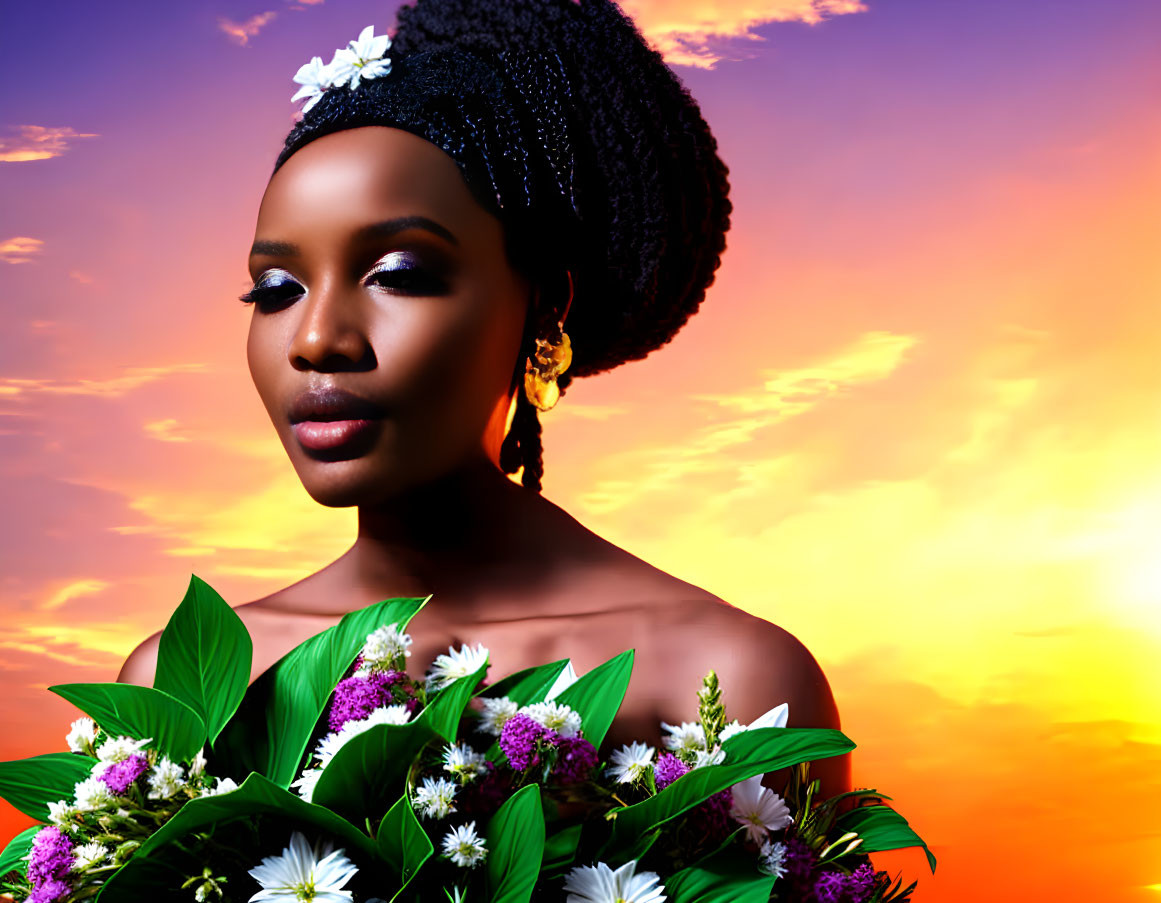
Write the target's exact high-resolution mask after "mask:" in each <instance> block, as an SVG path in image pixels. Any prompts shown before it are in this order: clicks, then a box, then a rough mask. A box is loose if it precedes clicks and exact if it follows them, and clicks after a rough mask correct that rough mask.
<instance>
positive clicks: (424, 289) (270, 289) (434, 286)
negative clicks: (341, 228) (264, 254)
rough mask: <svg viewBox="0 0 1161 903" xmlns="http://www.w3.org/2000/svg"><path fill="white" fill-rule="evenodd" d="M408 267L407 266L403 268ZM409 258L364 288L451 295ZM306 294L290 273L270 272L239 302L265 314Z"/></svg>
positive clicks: (379, 269) (388, 264)
mask: <svg viewBox="0 0 1161 903" xmlns="http://www.w3.org/2000/svg"><path fill="white" fill-rule="evenodd" d="M400 264H404V265H400ZM415 264H416V261H415V259H414V258H413V257H411V256H409V255H388V257H386V258H384V259H383V260H381V261H380V262H379V263H378V264H376V266H375V268H374V269H372V270H371V272H370V273H368V274H367V276H366V277H365V278H364V279H363V284H364V285H365V286H368V287H374V288H376V289H378V290H380V291H387V292H389V293H391V294H403V295H419V296H431V295H442V294H444V293H446V292H447V291H448V284H447V281H446V280H445V279H444V278H443V276H442V275H441V274H440V273H439V272H438V271H435V270H431V269H428V268H426V267H423V266H417V265H415ZM305 294H306V288H305V287H303V285H302V284H301V283H300V282H299V281H298V280H297V279H295V278H294V277H293V276H292V275H291V274H290V273H288V272H287V271H286V270H281V269H272V270H267V271H266V272H264V273H263V274H262V275H261V276H259V277H258V281H257V282H256V283H255V284H254V287H253V288H251V289H250V291H248V292H246V293H245V294H243V295H241V296H240V297H239V299H238V300H240V301H241V302H242V303H243V304H254V305H256V306H257V307H258V308H259V309H262V310H275V309H279V308H281V307H285V306H287V305H289V304H290V303H291V302H292V301H294V300H296V299H297V298H300V297H301V296H303V295H305Z"/></svg>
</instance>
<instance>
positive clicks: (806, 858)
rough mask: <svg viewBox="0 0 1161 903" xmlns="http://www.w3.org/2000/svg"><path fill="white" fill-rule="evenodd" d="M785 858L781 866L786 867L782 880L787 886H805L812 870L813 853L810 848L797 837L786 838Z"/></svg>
mask: <svg viewBox="0 0 1161 903" xmlns="http://www.w3.org/2000/svg"><path fill="white" fill-rule="evenodd" d="M783 843H785V844H786V856H785V857H784V858H783V859H782V864H783V865H784V866H785V867H786V874H785V875H784V876H783V879H784V880H785V881H786V883H787V884H796V885H807V886H809V882H810V871H811V869H813V868H814V853H813V852H812V851H811V849H810V847H809V846H807V845H806V844H805V843H803V842H802V841H801V840H799V839H798V838H797V837H787V838H786V839H785V840H784V841H783Z"/></svg>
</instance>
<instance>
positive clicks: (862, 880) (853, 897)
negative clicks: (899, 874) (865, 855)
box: [847, 863, 878, 903]
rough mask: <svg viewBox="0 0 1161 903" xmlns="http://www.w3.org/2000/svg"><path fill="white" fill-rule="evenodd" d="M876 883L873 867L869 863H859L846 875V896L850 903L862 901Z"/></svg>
mask: <svg viewBox="0 0 1161 903" xmlns="http://www.w3.org/2000/svg"><path fill="white" fill-rule="evenodd" d="M876 884H878V881H877V880H876V872H875V869H874V868H873V867H872V866H871V865H870V864H869V863H864V864H863V865H860V866H859V867H858V868H857V869H855V870H854V872H853V873H852V874H851V875H848V876H847V896H848V897H850V901H851V903H864V901H865V900H866V899H867V898H868V897H870V896H871V894H872V893H873V892H874V890H875V885H876Z"/></svg>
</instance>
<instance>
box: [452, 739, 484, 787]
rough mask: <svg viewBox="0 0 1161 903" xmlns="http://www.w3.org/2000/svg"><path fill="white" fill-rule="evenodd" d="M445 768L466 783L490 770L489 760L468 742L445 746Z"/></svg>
mask: <svg viewBox="0 0 1161 903" xmlns="http://www.w3.org/2000/svg"><path fill="white" fill-rule="evenodd" d="M443 770H444V771H446V772H448V773H450V774H453V775H455V776H456V777H458V778H459V779H460V780H461V781H463V782H464V783H465V784H466V783H468V782H469V781H473V780H475V779H476V778H477V777H478V776H479V775H481V774H483V773H484V772H485V771H487V770H488V760H487V758H486V757H485V756H483V755H481V754H480V753H478V752H476V751H475V750H474V749H472V748H471V747H470V746H468V744H466V743H456V744H455V745H454V746H446V747H444V751H443Z"/></svg>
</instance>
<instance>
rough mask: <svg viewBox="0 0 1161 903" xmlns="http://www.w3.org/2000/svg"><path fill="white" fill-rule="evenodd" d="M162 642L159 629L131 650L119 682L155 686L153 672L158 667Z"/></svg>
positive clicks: (118, 677) (118, 678)
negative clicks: (158, 652) (159, 649)
mask: <svg viewBox="0 0 1161 903" xmlns="http://www.w3.org/2000/svg"><path fill="white" fill-rule="evenodd" d="M160 642H161V631H160V630H159V631H158V632H157V633H155V634H153V636H151V637H148V638H147V639H146V640H144V641H143V642H142V643H140V644H139V645H138V646H137V648H136V649H134V650H133V651H132V652H130V653H129V657H128V658H127V659H125V664H123V665H122V666H121V673H120V674H118V675H117V682H118V683H122V684H137V685H138V686H141V687H151V686H153V672H154V671H155V670H156V668H157V646H158V644H159V643H160Z"/></svg>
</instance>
